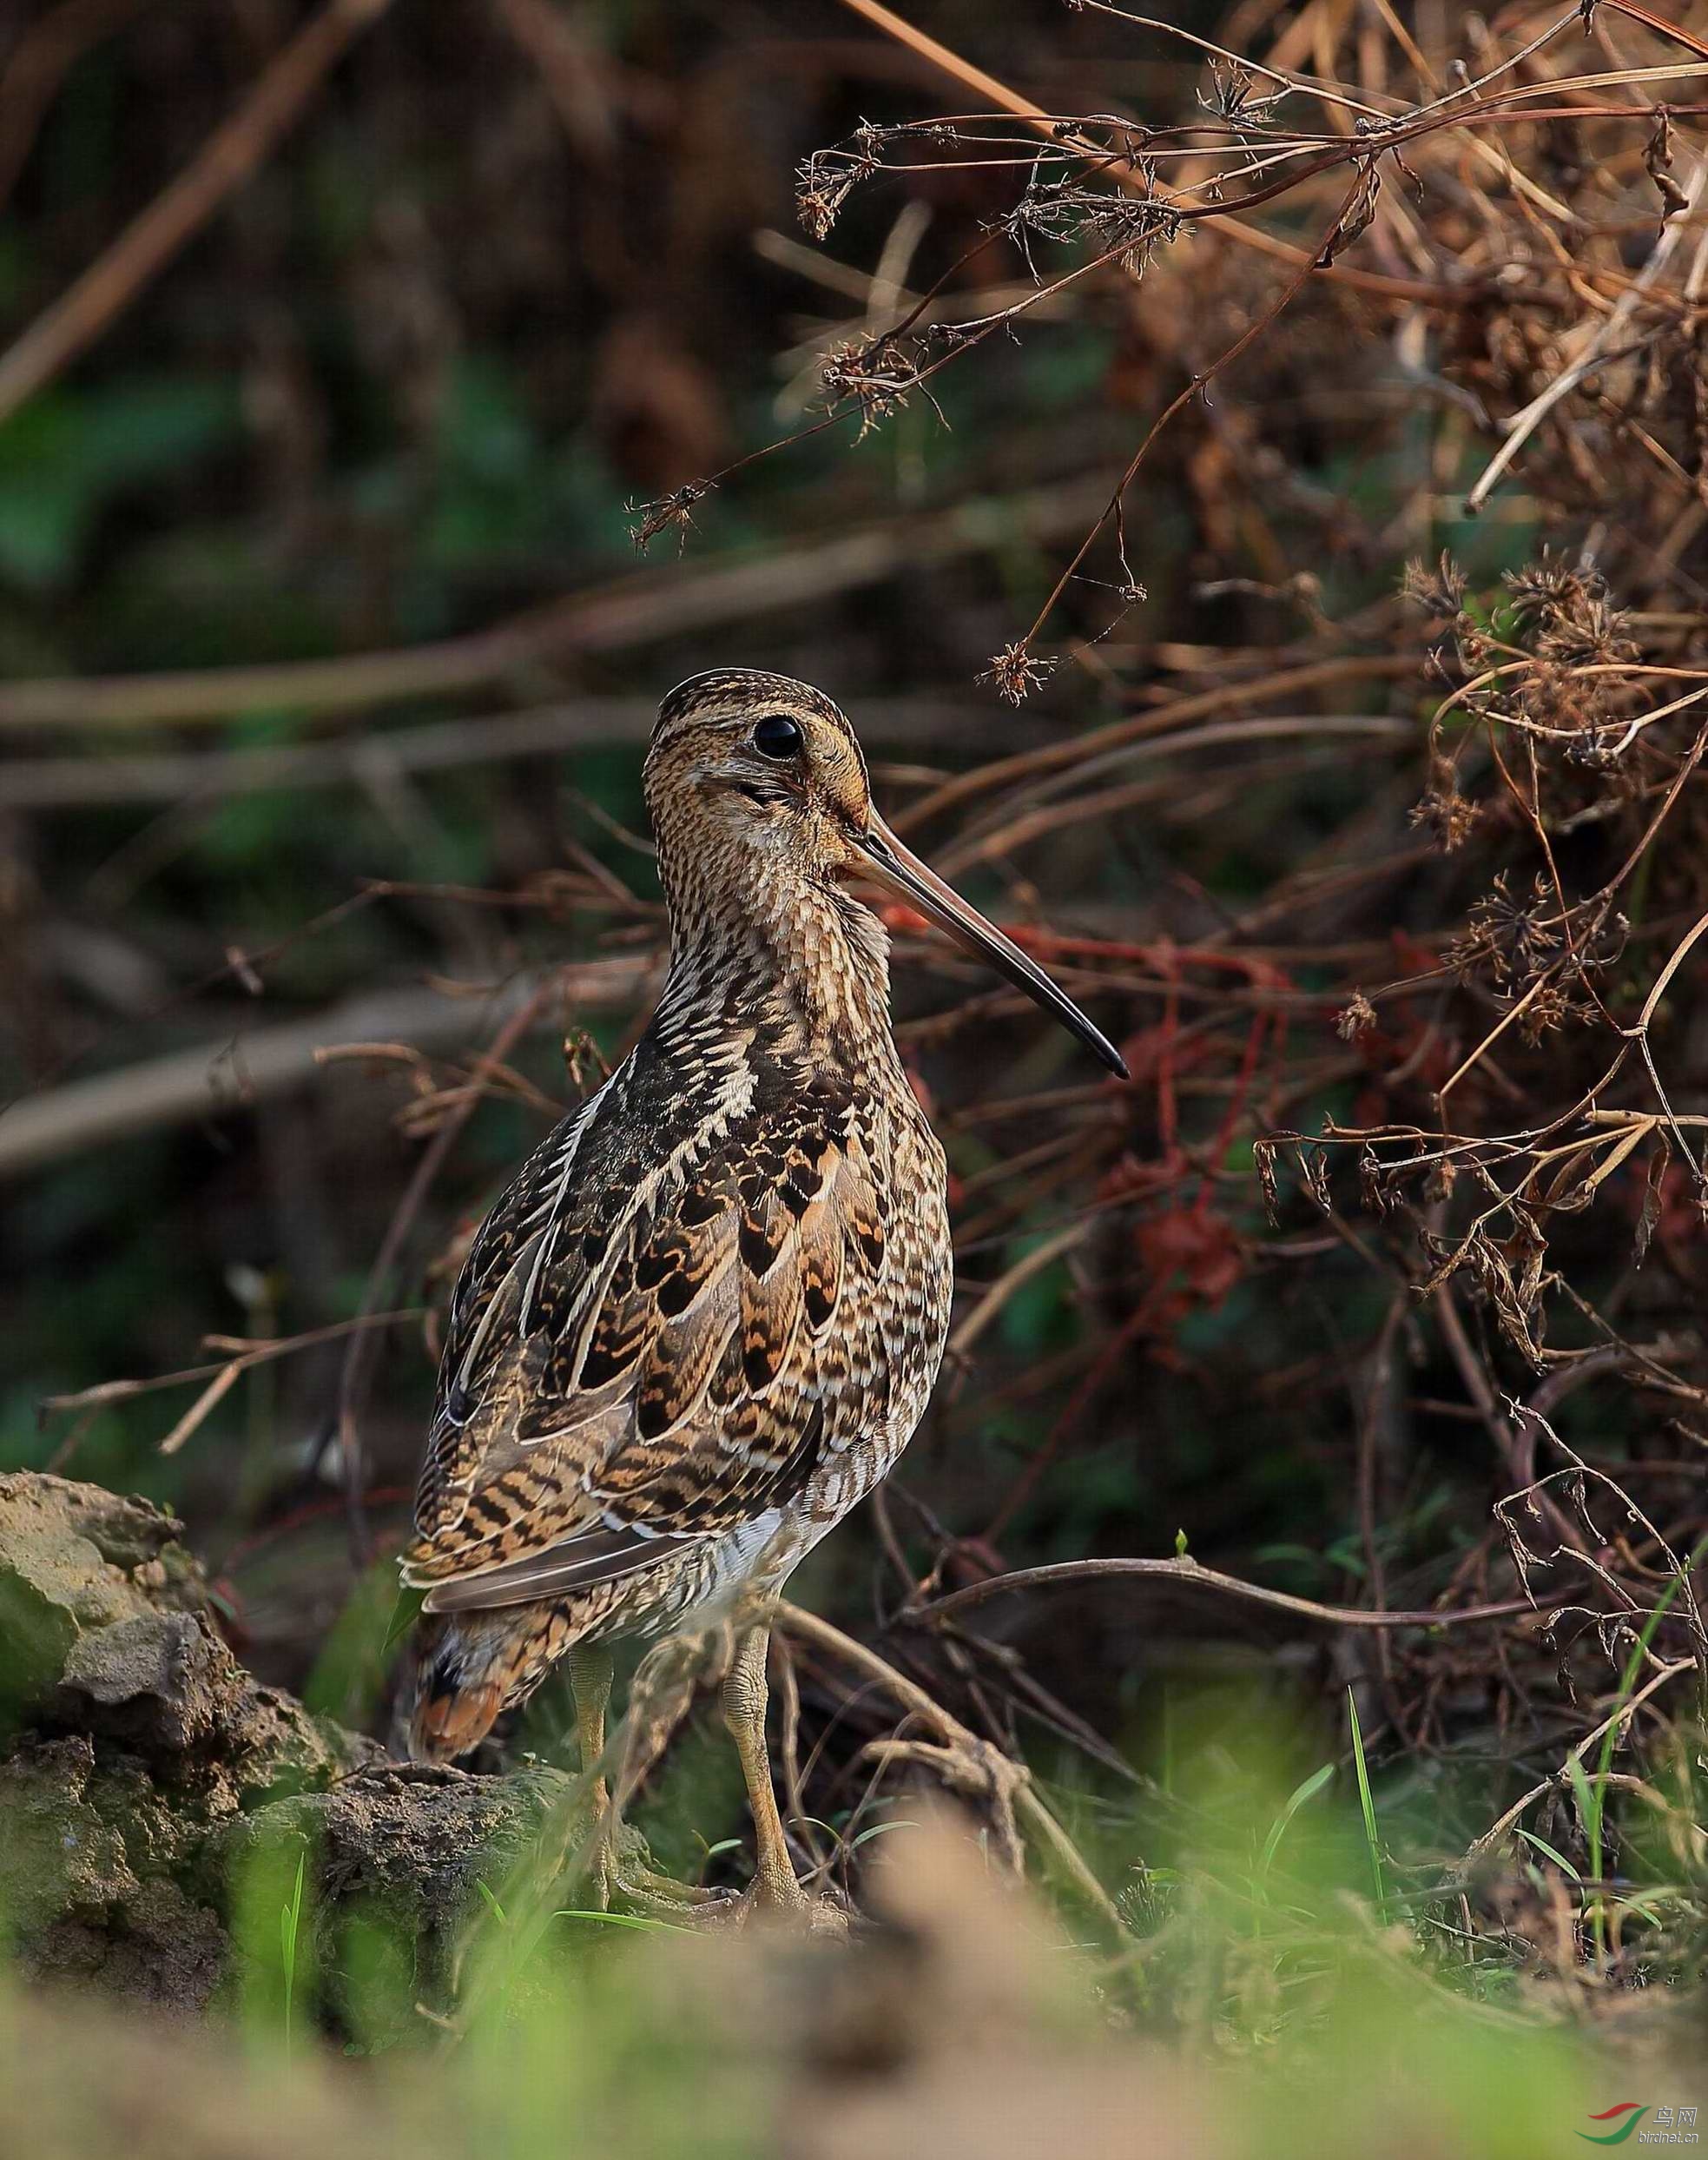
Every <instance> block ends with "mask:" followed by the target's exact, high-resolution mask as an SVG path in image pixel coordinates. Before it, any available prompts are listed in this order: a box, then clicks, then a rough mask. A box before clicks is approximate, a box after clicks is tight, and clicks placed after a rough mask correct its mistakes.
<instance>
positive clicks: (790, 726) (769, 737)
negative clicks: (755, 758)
mask: <svg viewBox="0 0 1708 2160" xmlns="http://www.w3.org/2000/svg"><path fill="white" fill-rule="evenodd" d="M753 746H754V748H755V750H757V751H758V752H759V754H760V756H762V757H775V758H776V759H778V760H779V761H780V762H781V760H782V759H783V758H785V757H799V756H800V755H801V751H802V750H804V749H805V748H806V746H807V738H806V737H805V736H804V735H803V734H802V733H801V723H800V722H799V721H798V720H791V719H790V718H789V717H788V714H787V713H786V712H768V713H767V714H766V716H765V717H764V718H763V719H762V720H761V721H760V722H759V723H757V725H756V726H755V729H754V731H753Z"/></svg>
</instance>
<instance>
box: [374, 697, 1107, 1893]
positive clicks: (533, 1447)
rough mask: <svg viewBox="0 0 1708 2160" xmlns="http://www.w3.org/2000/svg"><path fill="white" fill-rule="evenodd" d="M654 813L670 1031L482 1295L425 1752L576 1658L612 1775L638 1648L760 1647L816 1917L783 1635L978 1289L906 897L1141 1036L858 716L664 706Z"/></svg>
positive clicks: (465, 1309) (749, 1682) (654, 1043)
mask: <svg viewBox="0 0 1708 2160" xmlns="http://www.w3.org/2000/svg"><path fill="white" fill-rule="evenodd" d="M645 790H646V799H647V804H648V808H649V809H650V813H651V816H652V822H653V826H654V829H655V831H656V836H657V841H658V868H659V875H660V878H661V880H662V881H663V888H664V896H665V900H666V902H667V904H668V908H669V921H670V963H669V976H668V979H667V981H666V982H665V985H664V990H663V995H662V997H661V998H660V1001H659V1004H658V1009H657V1011H656V1013H655V1014H653V1017H652V1021H651V1023H650V1026H649V1027H648V1028H647V1031H646V1033H645V1034H644V1035H643V1037H642V1039H641V1040H640V1042H639V1043H638V1044H637V1045H636V1048H635V1049H634V1051H633V1052H632V1054H630V1056H629V1057H628V1058H627V1059H626V1060H624V1061H623V1064H622V1065H621V1066H620V1067H618V1069H617V1071H616V1072H615V1073H613V1074H612V1075H611V1077H610V1080H607V1081H606V1083H605V1084H604V1086H603V1087H601V1088H600V1089H599V1090H598V1092H597V1093H596V1094H594V1095H593V1096H592V1097H590V1100H588V1101H587V1102H585V1103H584V1104H583V1106H581V1108H580V1109H579V1110H577V1112H576V1113H574V1115H573V1116H571V1117H570V1118H568V1119H566V1120H564V1123H563V1124H562V1125H560V1126H558V1127H557V1131H556V1132H554V1133H552V1134H551V1138H550V1139H547V1140H546V1141H545V1143H544V1146H541V1147H540V1148H539V1149H538V1150H537V1152H536V1153H534V1154H533V1155H532V1156H531V1158H530V1159H529V1160H528V1161H527V1162H526V1163H525V1164H524V1166H523V1168H522V1170H521V1172H519V1173H518V1176H517V1178H516V1179H515V1181H514V1182H513V1183H512V1184H511V1186H510V1187H509V1189H508V1190H507V1191H506V1192H504V1195H503V1197H502V1198H501V1199H499V1201H498V1205H497V1206H495V1207H494V1208H493V1210H492V1212H491V1215H490V1216H489V1217H488V1218H487V1219H486V1221H485V1224H484V1225H483V1226H482V1228H481V1230H480V1232H479V1233H478V1236H477V1237H476V1239H475V1241H474V1244H473V1246H472V1250H471V1251H470V1253H469V1257H468V1260H467V1262H466V1264H465V1267H464V1270H463V1273H462V1277H461V1279H460V1280H459V1282H458V1285H457V1290H456V1294H455V1296H454V1298H453V1299H452V1307H451V1317H450V1325H449V1331H448V1334H447V1338H446V1341H445V1357H444V1363H443V1365H442V1367H441V1370H440V1373H439V1397H438V1403H437V1407H436V1409H435V1412H434V1417H433V1425H432V1436H431V1439H430V1443H429V1445H428V1449H427V1453H426V1458H425V1463H424V1464H423V1467H422V1471H421V1479H420V1485H419V1492H418V1495H417V1499H416V1509H415V1524H416V1532H417V1535H416V1538H415V1542H413V1543H412V1545H411V1546H410V1548H409V1549H408V1551H407V1552H406V1555H405V1556H404V1562H403V1567H404V1575H405V1578H406V1581H407V1582H410V1583H412V1584H414V1585H416V1586H418V1587H419V1588H420V1589H425V1592H426V1600H425V1615H424V1618H423V1621H422V1623H421V1634H420V1639H419V1654H418V1658H417V1665H416V1679H415V1683H414V1694H413V1697H412V1704H411V1708H410V1746H411V1749H412V1753H413V1754H415V1755H417V1756H418V1757H420V1758H425V1759H428V1760H439V1761H447V1760H451V1759H452V1758H453V1757H455V1756H457V1755H460V1754H464V1753H465V1751H466V1750H467V1749H469V1748H471V1747H474V1746H475V1744H476V1743H477V1742H478V1741H479V1740H481V1739H482V1737H483V1736H484V1735H485V1733H486V1732H487V1731H488V1729H489V1728H490V1727H491V1724H492V1721H493V1720H494V1719H495V1718H496V1717H497V1716H498V1714H499V1712H500V1711H501V1710H503V1709H504V1708H507V1707H508V1706H509V1705H511V1704H513V1703H516V1702H519V1701H522V1700H523V1699H524V1697H526V1696H527V1695H528V1694H530V1692H531V1690H532V1689H533V1688H536V1687H537V1685H538V1683H539V1682H540V1681H541V1680H543V1679H544V1676H545V1674H546V1673H547V1672H548V1671H549V1670H550V1669H551V1667H552V1666H553V1665H554V1664H555V1663H557V1661H558V1660H559V1659H561V1658H564V1657H565V1656H566V1655H568V1656H569V1657H570V1675H571V1680H572V1682H573V1684H574V1687H575V1692H576V1696H577V1713H578V1715H579V1717H580V1721H581V1743H582V1748H583V1752H584V1757H586V1758H587V1759H589V1760H591V1759H592V1758H594V1757H597V1754H599V1753H601V1752H602V1749H603V1719H604V1709H605V1704H606V1701H607V1699H608V1696H609V1693H610V1662H609V1656H608V1653H607V1652H606V1651H605V1649H604V1648H603V1646H604V1645H605V1644H606V1643H608V1642H609V1641H610V1640H611V1639H612V1638H613V1637H615V1636H617V1635H662V1634H666V1633H670V1632H675V1631H684V1632H685V1631H689V1630H692V1631H695V1632H696V1633H697V1632H699V1631H700V1630H702V1629H709V1628H713V1627H716V1626H719V1625H731V1626H734V1627H735V1628H738V1629H742V1632H741V1633H740V1635H739V1636H738V1641H737V1644H736V1647H735V1653H734V1656H733V1659H732V1661H731V1663H730V1666H729V1676H728V1678H727V1680H726V1681H725V1683H724V1715H725V1719H726V1721H727V1723H728V1725H729V1730H730V1733H731V1734H732V1736H733V1738H734V1740H735V1746H736V1748H737V1750H738V1751H739V1754H740V1755H741V1760H742V1771H743V1774H744V1775H745V1778H746V1780H747V1788H748V1797H749V1800H750V1801H751V1804H752V1809H753V1817H754V1826H755V1841H756V1847H757V1855H758V1868H757V1873H756V1877H755V1885H754V1890H753V1892H752V1893H751V1895H752V1896H753V1897H754V1898H755V1899H756V1900H759V1901H762V1902H768V1903H771V1904H775V1905H779V1906H793V1907H801V1906H804V1905H805V1904H806V1903H807V1899H806V1893H805V1892H804V1891H803V1890H802V1889H801V1886H800V1885H799V1884H798V1882H797V1881H796V1879H795V1873H794V1869H793V1866H792V1865H791V1863H790V1860H789V1857H788V1847H787V1844H786V1842H785V1838H784V1833H783V1826H782V1821H781V1816H780V1814H779V1813H778V1809H777V1803H776V1800H775V1794H774V1793H773V1790H772V1786H771V1776H770V1768H769V1763H768V1755H767V1752H766V1742H765V1705H766V1679H765V1673H766V1653H767V1645H768V1633H767V1630H766V1628H765V1627H764V1626H763V1624H756V1625H747V1624H746V1619H747V1616H748V1615H751V1614H753V1613H754V1612H755V1611H756V1610H762V1607H763V1601H764V1599H765V1598H766V1596H768V1595H775V1593H776V1592H777V1591H778V1590H779V1589H781V1585H782V1584H783V1583H784V1582H786V1581H787V1579H788V1575H789V1574H790V1572H791V1571H792V1570H793V1569H794V1568H795V1566H796V1565H797V1563H798V1562H800V1561H801V1558H802V1557H803V1556H805V1555H806V1554H807V1553H808V1551H809V1550H810V1549H811V1548H812V1547H813V1546H814V1544H815V1543H816V1542H818V1540H819V1539H820V1538H821V1537H822V1536H824V1534H825V1533H826V1531H827V1530H828V1529H831V1527H832V1526H833V1525H834V1523H837V1522H839V1521H840V1520H841V1517H842V1516H845V1515H846V1514H847V1512H848V1510H849V1509H850V1508H852V1507H853V1506H854V1503H855V1502H856V1501H858V1500H859V1499H860V1498H861V1496H862V1495H864V1494H865V1493H867V1492H868V1491H869V1490H871V1488H872V1487H873V1486H874V1484H876V1483H877V1482H878V1480H879V1479H880V1477H882V1476H884V1475H885V1473H886V1472H887V1470H889V1469H890V1467H891V1465H892V1464H893V1463H894V1461H895V1459H896V1457H898V1456H899V1455H900V1452H901V1450H902V1449H903V1448H904V1447H905V1446H906V1445H907V1442H908V1440H909V1438H910V1437H912V1435H913V1429H914V1427H915V1426H916V1425H917V1424H918V1423H919V1421H920V1415H921V1413H922V1412H923V1410H924V1409H925V1405H926V1401H927V1397H928V1396H929V1394H930V1391H931V1387H932V1384H933V1381H934V1379H935V1378H936V1375H937V1369H938V1365H939V1363H940V1359H941V1357H942V1354H943V1344H944V1338H945V1335H946V1331H947V1327H948V1320H949V1304H950V1297H951V1291H952V1286H953V1265H952V1256H951V1252H950V1247H949V1225H948V1216H947V1210H946V1198H945V1160H944V1155H943V1151H942V1149H941V1147H940V1146H939V1145H938V1142H937V1140H936V1138H935V1136H934V1135H933V1133H932V1131H931V1128H930V1126H928V1125H927V1122H926V1119H925V1116H924V1113H922V1112H921V1110H920V1106H919V1103H918V1101H917V1100H916V1099H915V1097H914V1094H913V1089H912V1088H911V1087H909V1086H908V1083H907V1074H906V1073H905V1072H904V1071H903V1069H902V1066H901V1060H900V1057H899V1055H898V1054H897V1052H896V1047H895V1041H894V1036H893V1035H892V1034H891V1030H890V1016H889V968H888V941H887V937H886V935H885V932H884V929H883V927H882V925H881V924H880V921H879V920H878V917H877V916H876V915H874V913H873V912H872V911H871V909H870V908H868V907H867V906H866V905H865V904H864V903H863V902H861V900H860V899H859V898H857V897H856V896H855V895H854V893H853V892H851V891H850V890H849V889H848V881H849V880H851V879H861V880H863V881H866V882H869V883H873V884H875V885H877V886H879V887H880V888H884V889H886V890H887V891H888V892H889V893H891V894H893V895H895V896H896V897H898V898H900V899H901V900H903V901H905V902H907V905H908V906H909V907H910V908H913V909H915V910H916V911H917V912H918V913H919V914H920V915H924V916H926V917H927V919H928V920H929V921H932V922H933V923H935V924H937V925H938V926H940V928H942V929H944V930H946V932H947V933H948V934H949V935H951V936H952V937H953V938H955V939H957V940H958V941H960V943H961V944H962V945H964V946H966V948H969V949H970V950H971V951H973V952H974V953H976V954H979V955H980V956H981V957H982V958H984V959H985V960H986V961H989V962H990V964H991V965H992V967H994V968H996V969H997V970H998V972H999V974H1003V975H1005V976H1006V978H1007V979H1008V980H1009V981H1012V982H1013V983H1015V984H1017V985H1018V986H1019V988H1022V989H1024V990H1025V992H1026V993H1027V994H1029V995H1031V996H1032V997H1033V998H1035V999H1036V1000H1037V1001H1038V1002H1039V1004H1040V1005H1042V1006H1044V1007H1045V1008H1046V1009H1047V1010H1048V1011H1050V1012H1052V1013H1053V1014H1055V1015H1056V1017H1057V1018H1058V1020H1060V1021H1063V1022H1064V1023H1065V1026H1067V1027H1069V1028H1071V1029H1072V1032H1073V1033H1074V1034H1076V1035H1077V1036H1078V1038H1079V1040H1081V1041H1082V1042H1084V1043H1085V1045H1086V1046H1087V1047H1089V1048H1090V1049H1091V1050H1092V1051H1093V1052H1094V1053H1095V1054H1097V1056H1098V1057H1099V1058H1100V1059H1101V1060H1103V1062H1104V1063H1105V1065H1106V1066H1107V1067H1110V1069H1111V1071H1113V1072H1116V1073H1124V1070H1125V1068H1124V1066H1123V1064H1122V1062H1121V1060H1120V1057H1119V1055H1118V1053H1117V1052H1116V1051H1115V1050H1114V1049H1113V1048H1112V1047H1111V1045H1110V1044H1109V1043H1108V1042H1107V1041H1106V1040H1105V1039H1104V1037H1103V1036H1102V1035H1101V1034H1099V1033H1098V1030H1097V1029H1096V1028H1095V1027H1093V1026H1092V1025H1091V1021H1089V1020H1087V1019H1086V1017H1085V1014H1083V1013H1081V1012H1080V1011H1079V1009H1078V1007H1077V1006H1075V1005H1074V1004H1073V1003H1072V1001H1070V1000H1069V999H1068V998H1067V997H1066V996H1065V994H1063V993H1062V991H1061V990H1059V989H1058V988H1057V987H1056V985H1055V984H1054V983H1053V982H1052V981H1050V980H1049V978H1048V977H1047V976H1046V975H1045V974H1043V973H1042V972H1041V971H1040V970H1039V968H1036V967H1035V966H1034V965H1033V964H1032V961H1030V960H1029V959H1028V958H1027V957H1026V956H1025V954H1024V953H1022V952H1021V951H1020V950H1019V948H1017V947H1016V946H1014V945H1013V944H1012V943H1011V942H1010V941H1009V940H1008V939H1007V938H1006V937H1004V936H1003V935H1002V934H1001V932H1000V931H999V930H997V929H995V928H992V926H991V925H990V924H989V923H987V922H986V921H984V919H983V918H982V917H981V916H980V915H977V914H976V913H975V912H974V911H973V909H972V908H969V907H968V906H967V905H966V902H964V901H962V900H961V899H960V898H959V897H958V896H957V895H955V894H954V893H953V892H952V891H951V890H950V889H949V888H948V887H947V886H946V885H945V884H943V883H942V882H941V881H940V879H938V878H937V877H936V876H934V875H933V873H932V872H931V871H930V870H929V869H927V868H926V866H925V865H924V864H923V863H922V862H919V861H918V860H917V859H916V858H915V857H914V856H913V855H910V854H909V853H908V851H907V849H906V848H905V847H903V845H902V844H901V842H900V841H899V840H898V839H897V838H896V836H895V835H894V833H892V832H891V831H890V829H889V828H888V827H887V825H886V824H885V823H884V822H883V820H882V819H881V818H880V816H878V814H877V812H876V811H875V810H874V809H873V807H872V798H871V791H870V789H869V786H868V784H867V772H866V763H865V760H864V758H863V757H862V756H861V750H860V745H859V744H858V743H857V742H856V741H855V740H854V733H853V730H852V729H851V728H850V727H849V725H848V723H847V720H846V719H845V718H844V717H843V716H842V714H841V712H840V711H839V710H837V708H836V707H835V706H834V704H833V703H831V702H830V700H829V699H828V697H824V696H823V695H821V692H819V691H818V690H814V689H812V688H810V687H809V686H808V684H805V683H797V682H793V681H791V680H789V679H788V677H784V676H778V675H765V674H760V673H757V672H754V671H749V670H728V671H720V672H717V673H714V674H709V675H700V676H696V677H693V678H692V679H691V680H690V681H689V682H687V683H684V684H682V685H681V686H680V688H678V689H676V690H673V691H672V692H671V693H670V695H669V697H667V698H666V699H665V701H664V703H663V708H662V709H661V710H660V712H659V716H658V722H657V725H656V728H655V730H654V732H653V737H652V743H651V748H650V751H649V753H648V756H647V761H646V772H645Z"/></svg>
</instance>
